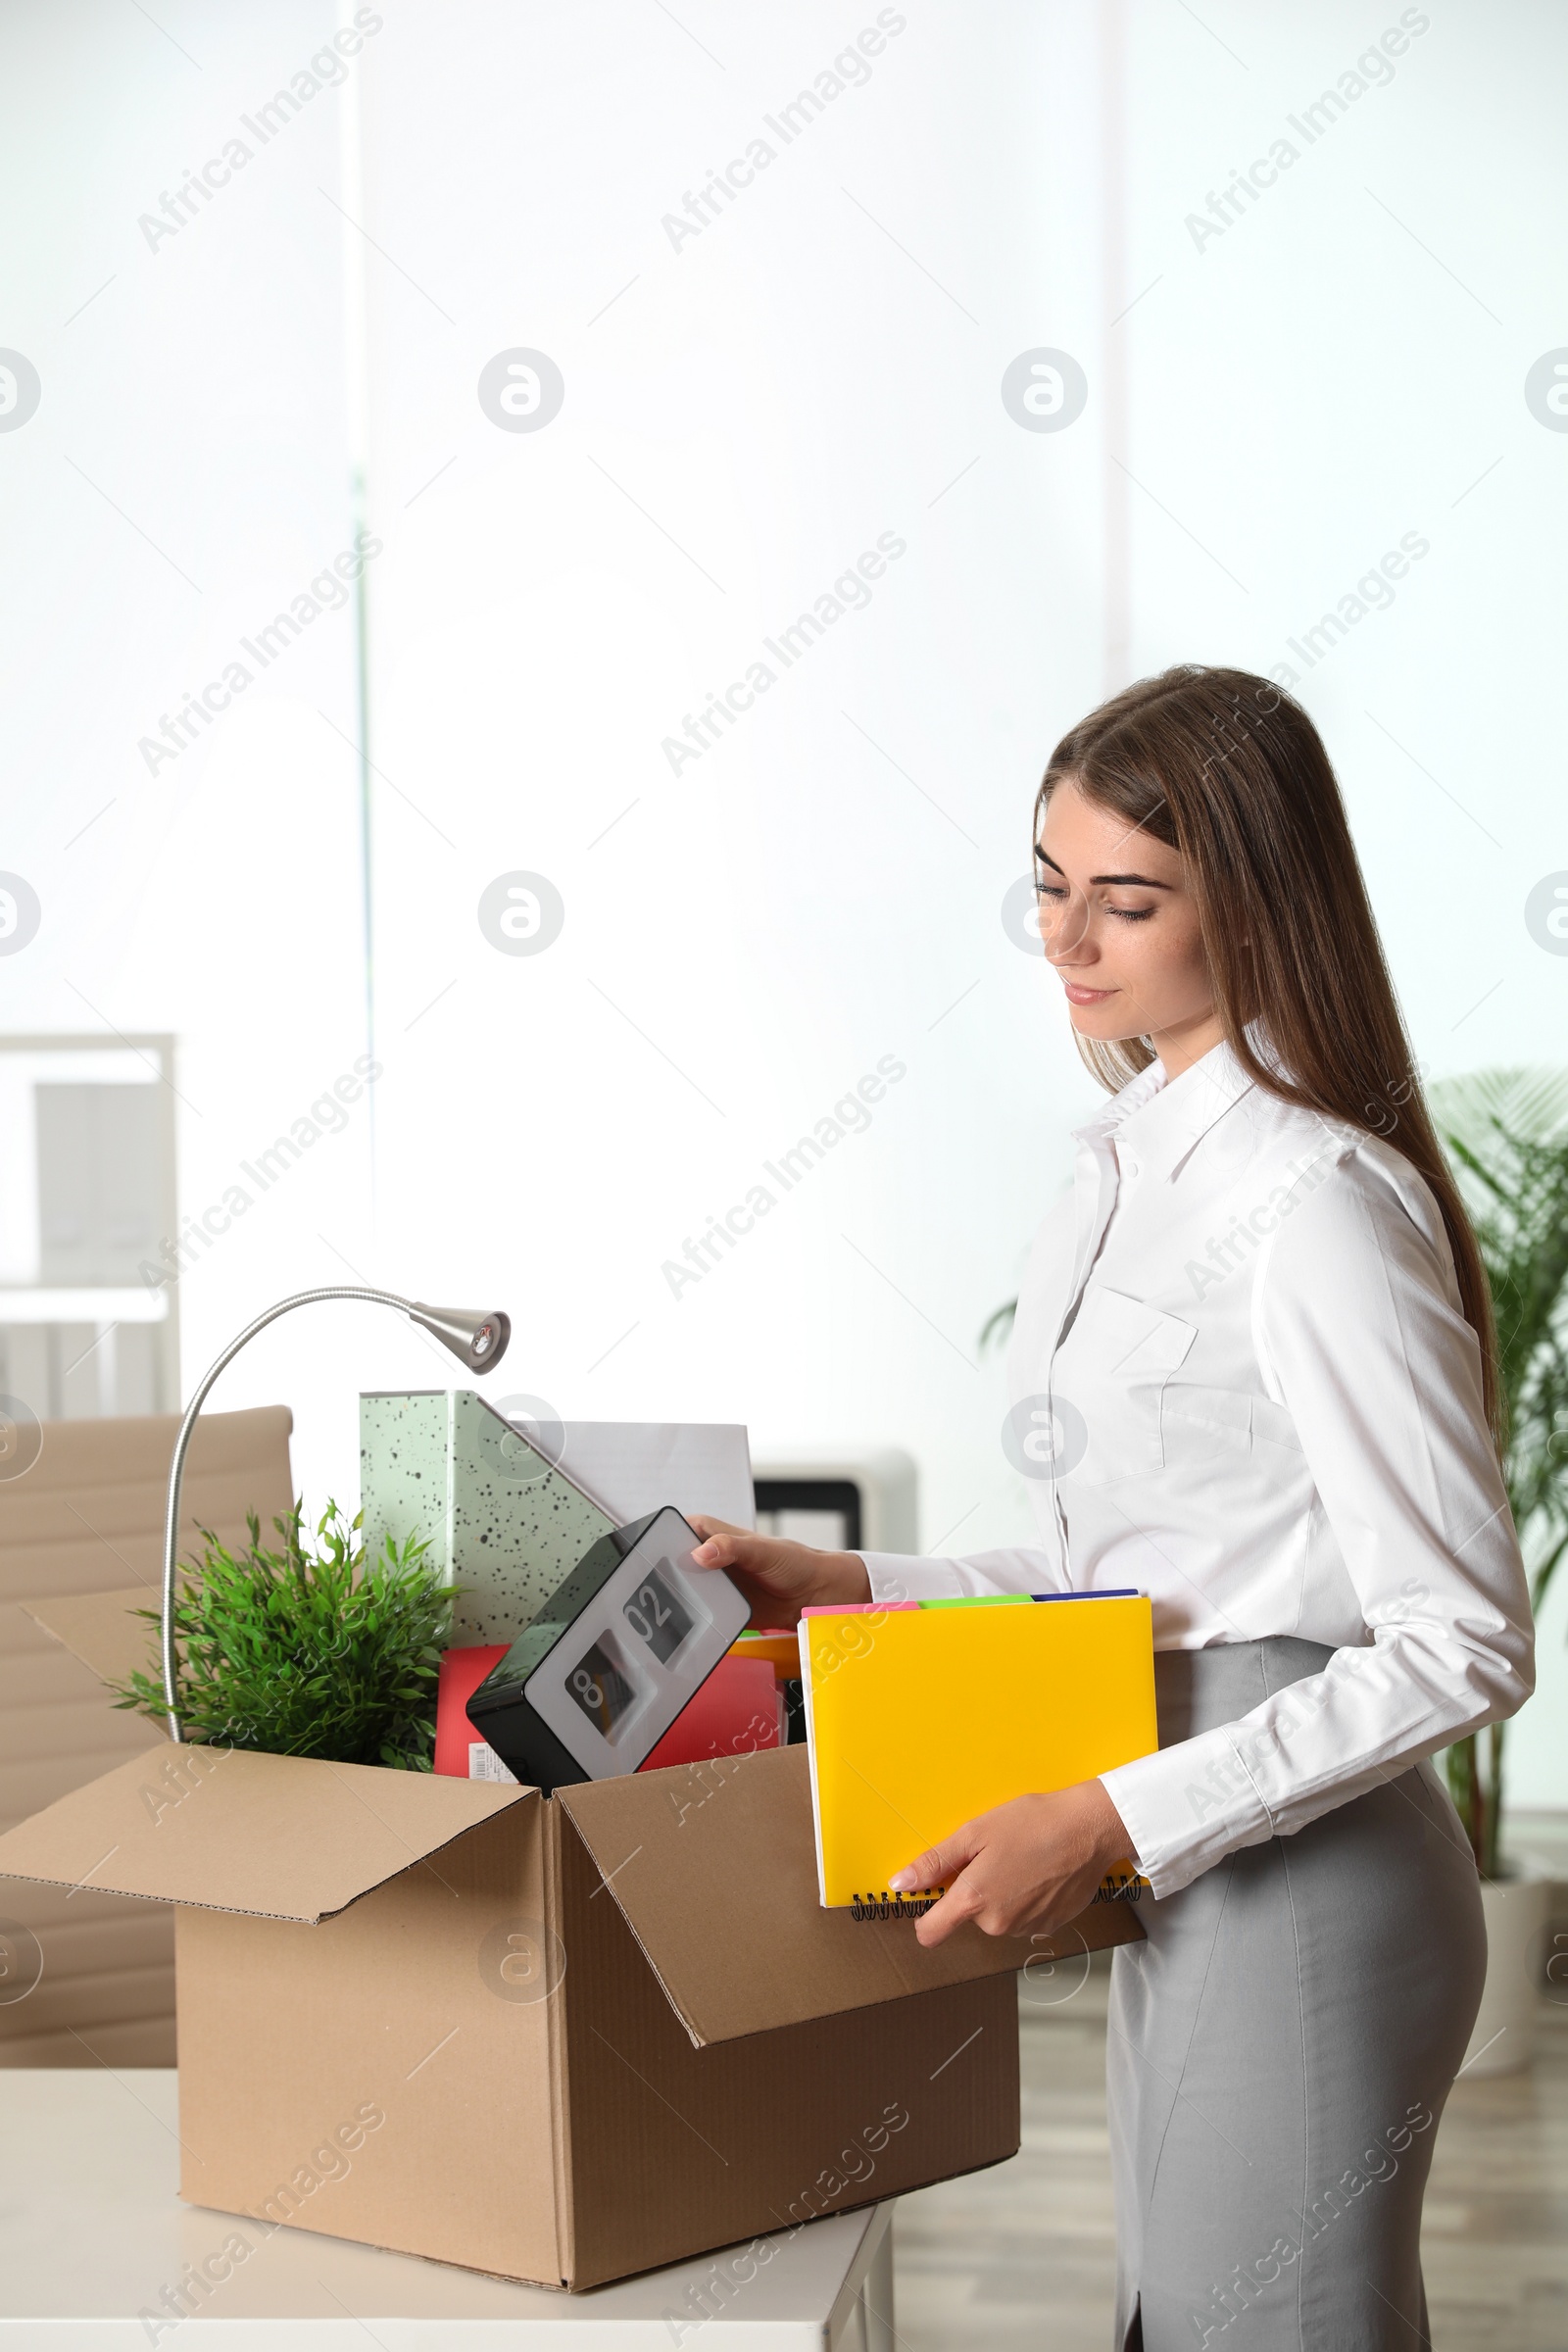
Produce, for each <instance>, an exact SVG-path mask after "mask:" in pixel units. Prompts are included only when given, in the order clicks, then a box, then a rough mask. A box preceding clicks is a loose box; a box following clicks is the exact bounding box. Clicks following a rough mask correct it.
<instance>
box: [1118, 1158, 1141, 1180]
mask: <svg viewBox="0 0 1568 2352" xmlns="http://www.w3.org/2000/svg"><path fill="white" fill-rule="evenodd" d="M1121 1165H1122V1173H1123V1175H1125V1176H1136V1175H1137V1174H1138V1162H1137V1160H1136V1159H1133V1158H1132V1157H1131V1156H1129V1157H1128V1158H1126V1159H1124V1160H1123V1161H1122V1163H1121Z"/></svg>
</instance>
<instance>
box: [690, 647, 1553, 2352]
mask: <svg viewBox="0 0 1568 2352" xmlns="http://www.w3.org/2000/svg"><path fill="white" fill-rule="evenodd" d="M1036 819H1037V824H1036V861H1037V867H1038V887H1039V894H1040V909H1041V928H1042V933H1043V936H1044V939H1045V944H1046V953H1047V956H1048V957H1049V958H1050V961H1051V964H1052V965H1053V967H1054V970H1055V971H1056V973H1057V975H1058V976H1059V978H1060V980H1061V983H1062V987H1063V990H1064V993H1065V995H1066V999H1067V1003H1068V1006H1069V1017H1070V1019H1071V1021H1072V1024H1073V1028H1074V1030H1075V1032H1076V1036H1077V1042H1078V1046H1079V1051H1080V1053H1081V1054H1083V1056H1084V1058H1085V1060H1086V1061H1087V1062H1088V1064H1089V1066H1090V1068H1091V1069H1093V1070H1094V1072H1095V1073H1096V1075H1097V1076H1098V1077H1099V1078H1100V1079H1101V1081H1102V1083H1103V1085H1105V1086H1106V1087H1107V1088H1114V1089H1116V1090H1117V1091H1115V1092H1114V1093H1113V1094H1112V1096H1111V1100H1110V1101H1109V1103H1107V1104H1106V1105H1105V1107H1104V1108H1103V1110H1102V1111H1101V1112H1100V1113H1099V1114H1098V1116H1096V1117H1094V1118H1092V1119H1090V1120H1089V1121H1088V1122H1087V1124H1086V1125H1084V1126H1082V1127H1080V1128H1079V1129H1078V1130H1077V1131H1076V1134H1077V1142H1078V1158H1077V1175H1076V1182H1075V1185H1074V1187H1073V1190H1072V1191H1071V1193H1070V1194H1069V1195H1068V1197H1067V1198H1066V1199H1065V1200H1063V1201H1061V1202H1060V1203H1059V1205H1058V1206H1056V1207H1055V1208H1054V1209H1052V1210H1051V1212H1050V1213H1049V1214H1048V1215H1047V1217H1046V1218H1045V1221H1044V1223H1043V1224H1042V1226H1041V1227H1040V1230H1039V1233H1038V1235H1037V1237H1036V1240H1035V1245H1034V1250H1033V1253H1032V1256H1031V1258H1030V1262H1029V1267H1028V1271H1027V1274H1026V1276H1025V1280H1024V1284H1023V1288H1022V1293H1021V1296H1020V1299H1019V1303H1018V1313H1017V1317H1016V1321H1015V1324H1014V1328H1013V1336H1012V1341H1011V1346H1010V1351H1009V1365H1008V1370H1009V1381H1010V1387H1011V1391H1012V1396H1013V1399H1014V1403H1013V1410H1012V1414H1011V1415H1010V1416H1009V1419H1010V1420H1011V1422H1012V1425H1013V1428H1014V1430H1016V1431H1019V1432H1027V1437H1026V1439H1025V1440H1024V1444H1023V1448H1022V1451H1021V1453H1019V1454H1018V1457H1017V1458H1020V1459H1023V1460H1025V1461H1027V1462H1028V1463H1029V1465H1030V1467H1031V1469H1032V1470H1034V1471H1036V1472H1037V1473H1038V1475H1036V1476H1035V1477H1034V1479H1033V1481H1032V1487H1031V1493H1032V1499H1033V1501H1034V1503H1035V1506H1036V1511H1037V1516H1038V1518H1039V1521H1040V1532H1041V1541H1040V1546H1039V1548H1038V1549H1022V1550H1008V1551H993V1552H986V1553H982V1554H980V1555H978V1556H975V1557H971V1558H967V1559H951V1560H907V1559H904V1558H901V1557H897V1556H892V1555H881V1554H877V1553H866V1554H859V1553H851V1552H821V1551H812V1550H809V1549H808V1548H807V1547H805V1546H804V1545H800V1544H783V1543H775V1542H770V1541H766V1540H763V1539H760V1538H757V1537H753V1536H748V1535H745V1534H742V1533H739V1532H737V1531H734V1530H730V1529H725V1528H723V1527H722V1526H721V1525H720V1523H718V1522H717V1521H711V1520H709V1521H699V1522H698V1526H699V1529H700V1532H701V1533H702V1534H703V1535H704V1536H705V1537H706V1538H707V1539H708V1540H707V1542H706V1543H705V1544H704V1545H703V1547H702V1549H701V1550H700V1551H699V1552H698V1554H697V1557H698V1559H699V1560H701V1561H702V1562H703V1563H704V1564H705V1565H712V1566H722V1567H725V1568H728V1569H730V1570H731V1571H732V1572H734V1574H735V1575H736V1577H737V1580H738V1581H739V1582H740V1583H741V1584H742V1586H743V1588H745V1589H747V1590H749V1592H750V1593H751V1596H752V1599H753V1603H754V1609H755V1611H756V1617H757V1621H758V1622H760V1623H761V1622H770V1623H777V1622H779V1621H780V1619H781V1618H782V1619H784V1620H785V1621H788V1622H794V1620H795V1618H796V1616H797V1615H798V1613H799V1611H800V1609H801V1608H802V1607H803V1606H806V1605H808V1604H809V1603H812V1602H833V1601H849V1600H867V1599H873V1598H878V1597H898V1596H906V1595H907V1596H909V1597H920V1596H923V1595H928V1594H930V1595H934V1594H941V1593H995V1592H1006V1591H1022V1592H1052V1591H1063V1590H1067V1589H1071V1590H1075V1591H1079V1592H1093V1591H1095V1590H1096V1589H1097V1588H1114V1587H1128V1586H1132V1587H1136V1588H1138V1589H1140V1590H1142V1591H1144V1592H1147V1593H1150V1594H1151V1595H1152V1601H1153V1620H1154V1646H1155V1660H1154V1664H1155V1685H1156V1693H1157V1699H1158V1713H1159V1740H1160V1745H1159V1751H1158V1753H1157V1754H1155V1755H1152V1756H1146V1757H1144V1758H1142V1759H1141V1760H1140V1761H1138V1762H1136V1763H1132V1764H1126V1765H1122V1766H1121V1767H1119V1768H1118V1769H1117V1770H1115V1771H1113V1772H1107V1773H1105V1774H1103V1776H1102V1777H1101V1778H1100V1779H1099V1780H1097V1781H1091V1782H1087V1783H1085V1784H1084V1785H1083V1786H1081V1787H1079V1788H1074V1789H1062V1790H1059V1791H1057V1792H1055V1793H1054V1794H1037V1795H1028V1794H1024V1795H1020V1796H1018V1797H1017V1798H1016V1799H1015V1800H1014V1801H1013V1802H1012V1803H1010V1804H1005V1805H1002V1806H999V1807H998V1808H997V1809H996V1811H994V1812H992V1813H988V1814H985V1815H983V1816H982V1817H981V1818H980V1819H978V1820H976V1821H970V1822H966V1823H964V1824H963V1825H962V1826H961V1827H960V1826H955V1829H954V1832H953V1835H952V1836H951V1837H948V1838H944V1839H943V1841H942V1842H941V1844H940V1845H938V1846H937V1847H935V1848H934V1849H933V1850H932V1851H931V1852H929V1853H926V1854H923V1855H919V1856H914V1855H911V1856H910V1858H909V1859H910V1867H909V1868H908V1869H907V1871H905V1872H902V1873H900V1874H899V1878H898V1879H896V1880H895V1882H894V1884H895V1885H900V1884H902V1885H903V1886H904V1887H933V1886H941V1887H945V1888H946V1892H945V1894H944V1895H943V1898H942V1900H941V1901H940V1902H938V1903H937V1904H936V1905H935V1907H934V1908H933V1909H932V1910H931V1911H929V1912H928V1913H927V1914H926V1916H925V1917H924V1918H923V1919H922V1920H921V1921H920V1923H919V1926H918V1928H917V1929H916V1930H915V1933H916V1934H917V1935H918V1936H919V1937H920V1940H921V1941H922V1942H923V1943H933V1942H937V1941H940V1939H941V1938H942V1937H943V1936H947V1935H949V1934H951V1933H952V1931H953V1929H954V1927H955V1926H956V1924H957V1923H958V1922H959V1921H960V1920H973V1921H975V1922H977V1924H978V1925H979V1927H980V1928H981V1929H983V1930H985V1931H986V1932H987V1933H989V1934H993V1935H999V1934H1011V1933H1015V1932H1017V1931H1018V1930H1019V1929H1020V1928H1043V1929H1046V1930H1049V1929H1052V1928H1054V1927H1057V1926H1059V1925H1061V1924H1063V1923H1064V1922H1066V1921H1068V1920H1070V1919H1072V1918H1073V1917H1074V1915H1075V1914H1076V1913H1078V1912H1080V1911H1081V1910H1082V1909H1083V1908H1084V1907H1085V1906H1086V1904H1088V1902H1089V1901H1090V1899H1091V1897H1092V1895H1093V1893H1094V1890H1095V1887H1096V1885H1097V1883H1098V1882H1099V1880H1100V1877H1101V1874H1102V1873H1103V1871H1104V1870H1105V1869H1106V1868H1108V1867H1109V1866H1111V1865H1112V1864H1114V1863H1117V1862H1119V1861H1122V1860H1123V1859H1124V1857H1128V1856H1131V1857H1133V1858H1134V1859H1135V1860H1136V1863H1137V1866H1138V1869H1139V1870H1140V1871H1141V1872H1142V1873H1143V1874H1144V1876H1145V1877H1146V1878H1147V1879H1148V1881H1149V1891H1148V1892H1147V1893H1146V1894H1145V1896H1144V1898H1143V1900H1142V1901H1141V1903H1140V1905H1139V1915H1140V1919H1141V1922H1142V1925H1143V1927H1144V1929H1145V1931H1146V1940H1144V1941H1142V1942H1138V1943H1132V1944H1127V1945H1123V1946H1122V1947H1121V1948H1120V1949H1119V1950H1118V1951H1117V1952H1116V1954H1115V1960H1114V1965H1113V1969H1112V1978H1111V1996H1110V2034H1109V2037H1108V2059H1107V2071H1108V2079H1109V2099H1110V2131H1111V2155H1112V2165H1113V2170H1114V2178H1115V2189H1116V2207H1117V2224H1118V2265H1117V2269H1118V2278H1117V2312H1116V2332H1115V2337H1114V2341H1115V2344H1116V2346H1117V2347H1118V2352H1177V2347H1180V2352H1194V2348H1195V2347H1201V2346H1223V2347H1225V2352H1231V2347H1235V2348H1236V2352H1372V2348H1373V2347H1376V2348H1378V2352H1383V2348H1384V2347H1387V2352H1410V2348H1411V2347H1412V2346H1415V2345H1418V2344H1427V2343H1429V2341H1430V2337H1429V2334H1428V2327H1427V2315H1426V2302H1425V2295H1424V2291H1423V2286H1422V2279H1421V2265H1420V2253H1419V2237H1420V2223H1421V2199H1422V2193H1423V2189H1424V2186H1425V2182H1426V2176H1427V2171H1428V2167H1429V2164H1430V2161H1431V2154H1432V2143H1433V2138H1434V2135H1435V2132H1436V2129H1437V2120H1438V2117H1439V2115H1440V2114H1441V2112H1442V2109H1443V2103H1444V2099H1445V2097H1446V2093H1447V2089H1448V2086H1449V2084H1450V2082H1452V2080H1453V2077H1454V2074H1455V2071H1456V2070H1457V2068H1458V2066H1459V2065H1460V2063H1461V2060H1462V2058H1463V2054H1464V2049H1465V2045H1466V2042H1467V2040H1468V2038H1469V2034H1470V2031H1471V2027H1472V2025H1473V2023H1474V2020H1475V2014H1476V2008H1477V2004H1478V2002H1479V1999H1480V1994H1481V1985H1482V1977H1483V1972H1484V1969H1485V1964H1486V1941H1485V1934H1484V1930H1483V1926H1482V1918H1481V1904H1480V1897H1479V1893H1478V1890H1477V1882H1476V1873H1475V1868H1474V1865H1473V1863H1472V1861H1471V1857H1470V1851H1469V1848H1468V1846H1467V1844H1466V1842H1465V1839H1464V1837H1463V1835H1462V1833H1461V1831H1460V1828H1459V1824H1458V1821H1457V1818H1456V1816H1455V1814H1454V1811H1453V1808H1452V1806H1451V1805H1450V1803H1449V1801H1448V1798H1447V1796H1446V1792H1445V1790H1444V1789H1443V1787H1442V1784H1441V1783H1440V1781H1439V1779H1438V1776H1437V1774H1436V1771H1435V1770H1434V1768H1433V1766H1432V1764H1431V1763H1430V1761H1428V1760H1427V1759H1429V1758H1430V1756H1431V1754H1432V1752H1433V1751H1434V1750H1435V1749H1438V1748H1442V1747H1444V1746H1446V1745H1447V1744H1448V1743H1449V1742H1450V1741H1452V1740H1456V1739H1459V1738H1461V1737H1462V1736H1463V1735H1464V1734H1465V1733H1467V1732H1473V1731H1475V1730H1476V1729H1477V1728H1478V1726H1480V1725H1482V1724H1486V1723H1490V1722H1494V1721H1496V1720H1497V1719H1499V1718H1501V1717H1504V1716H1507V1715H1511V1714H1512V1713H1513V1712H1514V1710H1515V1709H1516V1708H1517V1707H1518V1706H1520V1705H1521V1703H1522V1702H1523V1700H1524V1699H1525V1698H1526V1697H1527V1696H1528V1695H1529V1692H1530V1691H1531V1688H1532V1671H1533V1670H1532V1642H1531V1631H1530V1615H1529V1605H1528V1600H1527V1595H1526V1587H1525V1579H1524V1573H1523V1569H1522V1565H1521V1562H1520V1556H1519V1547H1518V1544H1517V1541H1516V1538H1515V1534H1514V1529H1513V1525H1512V1521H1511V1519H1510V1517H1509V1512H1508V1506H1507V1501H1506V1498H1505V1495H1504V1492H1503V1486H1502V1479H1501V1475H1500V1472H1499V1467H1498V1456H1497V1426H1496V1423H1497V1380H1496V1363H1495V1336H1494V1332H1493V1327H1492V1319H1491V1313H1490V1309H1489V1305H1488V1299H1487V1290H1486V1284H1485V1278H1484V1274H1483V1270H1482V1266H1481V1261H1480V1257H1479V1255H1478V1252H1477V1250H1476V1244H1475V1240H1474V1237H1473V1235H1472V1234H1471V1231H1470V1228H1469V1226H1468V1224H1467V1222H1466V1219H1465V1214H1464V1210H1463V1208H1462V1206H1461V1205H1460V1201H1459V1198H1458V1195H1457V1193H1456V1191H1455V1188H1454V1184H1453V1181H1452V1178H1451V1177H1450V1175H1449V1173H1448V1171H1447V1169H1446V1165H1445V1162H1444V1158H1443V1154H1442V1152H1441V1150H1440V1148H1439V1145H1438V1143H1437V1140H1436V1137H1435V1135H1434V1133H1433V1129H1432V1125H1431V1121H1430V1119H1429V1117H1428V1115H1427V1112H1426V1109H1425V1106H1424V1104H1423V1102H1422V1098H1421V1092H1420V1087H1419V1084H1418V1081H1417V1077H1416V1073H1415V1069H1414V1066H1413V1063H1412V1058H1411V1053H1410V1047H1409V1043H1408V1041H1407V1039H1406V1037H1405V1035H1404V1031H1403V1027H1402V1025H1401V1022H1400V1017H1399V1014H1398V1011H1397V1006H1396V1003H1395V998H1394V992H1393V988H1392V985H1391V983H1390V979H1389V974H1388V970H1387V967H1386V966H1385V963H1384V960H1383V956H1382V951H1381V948H1380V946H1379V941H1378V936H1377V930H1376V926H1375V924H1374V922H1373V918H1372V912H1371V908H1370V907H1369V906H1368V903H1367V898H1366V893H1365V889H1364V886H1363V883H1362V879H1361V875H1360V871H1359V868H1358V866H1357V863H1356V858H1355V853H1354V850H1353V848H1352V846H1351V843H1350V837H1349V832H1348V826H1347V822H1346V816H1345V810H1344V807H1343V805H1342V803H1341V799H1340V795H1339V790H1338V787H1337V785H1336V782H1335V778H1334V773H1333V770H1332V768H1331V766H1330V764H1329V760H1328V757H1327V754H1326V753H1325V751H1324V748H1323V745H1322V742H1321V741H1320V739H1319V737H1318V735H1317V732H1316V730H1315V729H1314V727H1313V725H1312V723H1311V721H1310V719H1309V718H1308V717H1307V716H1306V714H1305V713H1304V711H1301V710H1300V709H1299V707H1298V706H1297V705H1296V704H1295V703H1294V702H1292V701H1291V700H1290V699H1289V698H1288V697H1287V696H1285V695H1284V694H1282V693H1281V692H1280V691H1279V690H1278V689H1277V688H1276V687H1274V686H1271V685H1270V684H1269V683H1268V682H1267V680H1265V679H1262V678H1257V677H1253V676H1250V675H1249V674H1248V673H1247V672H1245V671H1241V670H1230V669H1208V668H1200V667H1196V666H1193V667H1183V668H1179V669H1172V670H1167V671H1166V672H1165V673H1164V674H1163V675H1162V676H1160V677H1156V678H1151V679H1146V680H1144V681H1142V682H1141V683H1140V684H1138V685H1136V686H1133V687H1130V688H1129V689H1128V690H1127V692H1126V693H1124V694H1121V695H1118V696H1117V697H1116V698H1115V699H1114V701H1112V702H1109V703H1107V704H1106V705H1105V706H1104V707H1103V709H1101V710H1099V711H1095V712H1094V713H1093V714H1092V715H1091V716H1090V717H1088V718H1087V719H1085V720H1084V721H1083V723H1082V724H1081V725H1079V726H1077V727H1074V728H1073V729H1072V731H1071V733H1070V734H1068V735H1067V736H1066V737H1065V738H1064V739H1063V741H1062V742H1061V743H1060V744H1059V745H1058V746H1057V748H1056V751H1055V752H1054V755H1053V758H1052V760H1051V764H1050V766H1049V768H1048V769H1047V771H1046V777H1045V781H1044V784H1043V785H1042V787H1041V791H1040V797H1039V804H1038V807H1037V810H1036Z"/></svg>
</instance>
